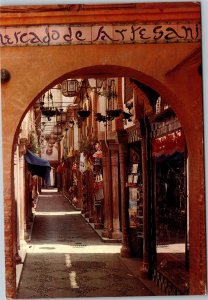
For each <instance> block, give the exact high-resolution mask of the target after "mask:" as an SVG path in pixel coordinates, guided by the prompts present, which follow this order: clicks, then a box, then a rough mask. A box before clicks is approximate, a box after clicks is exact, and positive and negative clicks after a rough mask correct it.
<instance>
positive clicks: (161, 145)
mask: <svg viewBox="0 0 208 300" xmlns="http://www.w3.org/2000/svg"><path fill="white" fill-rule="evenodd" d="M184 149H185V138H184V135H183V133H182V131H181V130H177V131H175V132H172V133H168V134H167V135H165V136H162V137H160V138H157V139H154V140H153V141H152V155H153V156H154V157H159V156H161V155H172V154H173V153H175V152H184Z"/></svg>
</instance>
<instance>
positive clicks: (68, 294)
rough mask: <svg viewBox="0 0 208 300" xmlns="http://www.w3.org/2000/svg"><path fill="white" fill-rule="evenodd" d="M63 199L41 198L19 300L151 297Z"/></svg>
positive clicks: (115, 247)
mask: <svg viewBox="0 0 208 300" xmlns="http://www.w3.org/2000/svg"><path fill="white" fill-rule="evenodd" d="M120 247H121V245H120V244H112V243H109V244H108V243H103V241H102V240H101V239H100V238H99V236H98V235H97V234H96V233H95V231H94V230H93V229H92V228H91V226H89V224H88V223H87V222H86V221H85V220H84V219H83V217H82V216H81V214H80V212H79V211H76V210H74V208H73V207H72V206H71V205H70V204H69V202H68V200H67V199H66V198H65V197H63V196H62V195H61V194H59V193H43V194H41V195H40V198H39V201H38V206H37V212H36V218H35V222H34V226H33V233H32V239H31V242H30V244H29V245H28V251H27V255H26V259H25V262H24V266H23V272H22V275H21V278H20V283H19V289H18V299H31V298H72V297H104V296H111V297H116V296H145V295H146V296H150V295H153V293H152V292H151V291H150V289H148V288H147V287H146V286H145V285H144V284H143V283H142V282H141V281H140V280H139V279H138V277H137V276H136V275H135V273H134V272H131V268H129V267H128V261H125V260H123V259H121V257H120V255H119V252H120Z"/></svg>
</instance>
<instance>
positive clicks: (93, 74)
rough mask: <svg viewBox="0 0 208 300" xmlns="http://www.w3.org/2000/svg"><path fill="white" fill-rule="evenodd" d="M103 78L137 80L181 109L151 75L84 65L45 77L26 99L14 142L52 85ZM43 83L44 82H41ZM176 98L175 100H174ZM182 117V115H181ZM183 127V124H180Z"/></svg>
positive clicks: (163, 86) (174, 95) (167, 89)
mask: <svg viewBox="0 0 208 300" xmlns="http://www.w3.org/2000/svg"><path fill="white" fill-rule="evenodd" d="M97 77H98V78H99V77H100V78H103V77H104V78H105V77H129V78H131V79H134V80H137V81H139V82H141V83H143V84H145V85H147V86H148V87H150V88H152V89H153V90H155V91H156V92H158V94H160V95H161V96H162V97H164V99H167V101H166V102H167V103H168V104H170V105H171V107H172V108H173V109H174V111H175V113H176V114H177V115H178V113H179V115H180V111H181V101H180V100H179V99H177V96H176V94H175V93H173V92H172V91H171V90H170V89H169V88H167V87H166V86H165V85H164V84H163V83H161V82H160V81H158V80H157V79H155V78H152V77H151V76H148V75H147V74H145V73H143V72H139V71H137V70H135V69H132V68H128V67H122V66H116V65H96V66H90V67H85V68H81V69H77V70H74V71H72V72H69V73H65V74H63V75H62V76H60V77H58V78H56V79H54V80H53V81H52V82H50V83H48V82H47V79H46V82H45V84H46V85H45V86H43V89H42V90H41V91H40V92H38V93H37V95H36V97H35V98H34V99H33V100H31V99H28V101H29V103H28V106H27V108H26V110H25V111H24V113H23V114H22V116H21V118H20V120H19V123H18V125H17V130H16V132H15V135H14V143H15V141H16V138H17V136H18V133H19V129H20V126H21V123H22V121H23V119H24V117H25V115H26V113H27V112H28V110H29V109H30V107H32V106H33V105H34V103H35V102H36V101H37V100H38V99H39V98H40V96H41V95H42V94H43V93H45V92H46V91H47V90H49V89H50V88H52V87H53V86H54V85H56V84H58V83H61V82H63V81H64V80H65V79H68V78H97ZM43 85H44V83H43ZM176 100H177V101H176ZM183 117H184V115H183ZM180 122H181V124H183V118H181V120H180ZM182 127H183V126H182Z"/></svg>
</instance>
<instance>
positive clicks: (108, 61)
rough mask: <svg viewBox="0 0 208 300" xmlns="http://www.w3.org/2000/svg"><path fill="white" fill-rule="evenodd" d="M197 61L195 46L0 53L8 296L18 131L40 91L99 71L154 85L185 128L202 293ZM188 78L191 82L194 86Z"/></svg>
mask: <svg viewBox="0 0 208 300" xmlns="http://www.w3.org/2000/svg"><path fill="white" fill-rule="evenodd" d="M111 18H112V17H111ZM115 19H116V17H115ZM111 20H112V19H111ZM117 21H118V20H117ZM54 22H55V21H54ZM46 23H47V21H46ZM115 53H116V55H115ZM52 61H53V63H52ZM200 63H201V57H200V45H199V44H198V43H197V42H196V43H172V44H168V43H167V44H128V45H125V44H108V45H101V44H96V45H95V44H94V45H73V46H69V45H64V46H53V47H16V48H15V47H11V48H9V47H4V48H2V67H3V68H6V69H8V70H9V72H10V74H11V79H10V81H9V82H7V83H5V84H4V85H2V124H3V128H4V130H3V134H2V140H3V161H4V166H3V172H4V205H5V211H4V213H5V245H6V265H7V275H6V276H7V294H8V297H10V296H11V297H13V296H14V294H15V293H14V291H15V288H14V287H15V278H14V259H13V255H14V253H13V235H14V233H13V232H12V222H13V192H14V191H13V186H12V168H11V161H12V157H13V141H14V140H15V132H16V130H17V128H18V127H19V126H20V122H21V120H22V119H23V115H24V112H26V111H27V109H28V108H29V106H30V105H31V99H35V100H37V99H38V98H39V97H40V96H41V94H42V93H43V91H45V90H47V89H48V88H49V87H50V86H53V85H55V84H56V83H58V82H59V81H60V80H62V79H64V78H67V77H68V76H70V77H71V78H75V77H77V76H80V74H82V76H85V77H89V76H90V77H91V76H92V77H93V76H94V77H96V76H97V73H99V74H100V73H102V74H105V75H106V76H107V75H108V76H114V75H115V76H126V77H129V78H132V79H134V80H137V81H139V82H142V83H143V84H146V85H147V86H150V87H151V88H152V89H154V90H156V91H157V92H158V93H159V94H161V95H162V96H163V97H164V98H165V99H166V101H167V102H168V103H170V105H171V106H172V108H173V109H174V111H175V112H176V114H177V116H178V118H179V120H180V122H181V124H182V128H183V130H184V133H185V136H186V142H187V149H188V169H189V184H188V191H189V200H190V208H189V212H190V220H191V221H190V256H191V257H192V258H193V259H192V260H191V262H190V287H191V290H190V293H191V294H200V293H204V285H205V273H206V272H205V265H206V264H205V225H204V169H203V155H204V154H203V143H202V141H203V130H202V128H203V123H202V101H201V100H202V97H201V77H200V75H199V73H198V66H199V65H200ZM83 66H85V68H83ZM91 66H94V67H91ZM74 70H77V71H74ZM190 78H192V80H193V82H194V85H191V84H190ZM187 87H188V88H187ZM35 100H34V101H35ZM8 116H9V118H8ZM9 120H11V121H9ZM193 140H194V141H195V142H194V143H193ZM196 207H197V208H198V209H196ZM196 245H197V247H196ZM202 266H204V267H202Z"/></svg>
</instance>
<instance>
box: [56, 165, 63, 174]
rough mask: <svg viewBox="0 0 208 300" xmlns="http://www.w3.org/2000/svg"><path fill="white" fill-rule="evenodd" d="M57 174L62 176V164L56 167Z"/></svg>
mask: <svg viewBox="0 0 208 300" xmlns="http://www.w3.org/2000/svg"><path fill="white" fill-rule="evenodd" d="M56 171H57V173H59V174H64V172H65V166H64V165H63V164H60V165H59V166H58V167H57V170H56Z"/></svg>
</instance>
